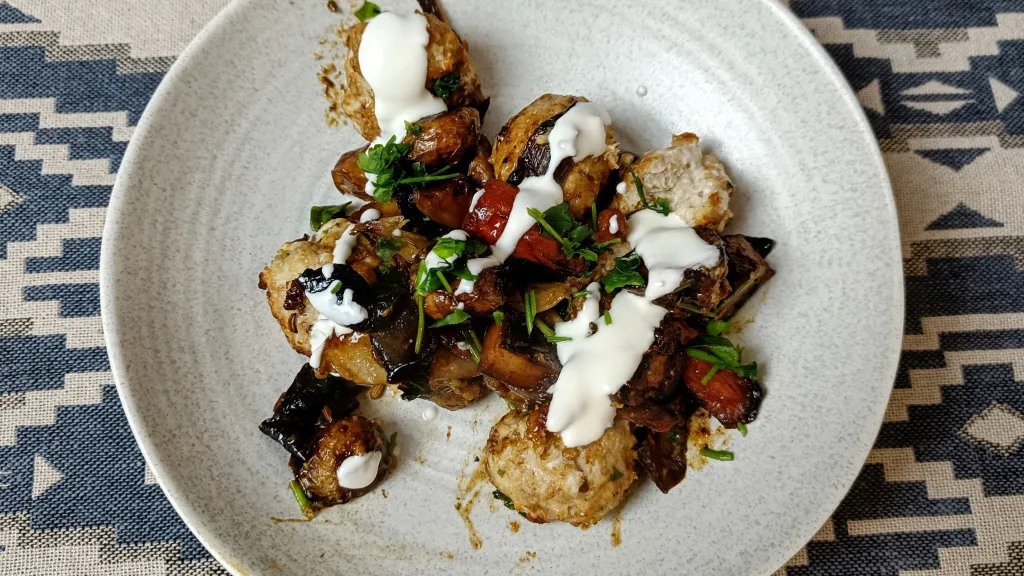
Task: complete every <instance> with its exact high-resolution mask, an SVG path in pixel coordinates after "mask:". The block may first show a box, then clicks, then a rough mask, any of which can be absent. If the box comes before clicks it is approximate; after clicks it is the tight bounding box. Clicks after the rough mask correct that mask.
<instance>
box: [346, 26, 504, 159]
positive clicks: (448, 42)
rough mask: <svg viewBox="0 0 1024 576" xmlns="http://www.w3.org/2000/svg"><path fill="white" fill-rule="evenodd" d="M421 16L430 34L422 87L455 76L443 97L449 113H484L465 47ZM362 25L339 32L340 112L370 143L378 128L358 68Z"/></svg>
mask: <svg viewBox="0 0 1024 576" xmlns="http://www.w3.org/2000/svg"><path fill="white" fill-rule="evenodd" d="M425 17H426V19H427V33H428V34H429V35H430V40H429V42H428V44H427V81H426V88H427V89H428V90H430V89H432V88H433V87H434V83H435V82H436V81H437V80H438V79H440V78H441V77H443V76H445V75H447V74H450V73H458V74H459V84H458V86H457V87H456V88H455V90H453V91H452V92H451V93H450V94H448V96H446V97H445V98H444V102H445V104H446V105H447V106H448V109H449V110H456V109H458V108H462V107H465V106H470V107H473V108H476V109H477V110H479V111H480V113H481V115H482V114H483V112H485V111H486V110H487V99H486V98H484V95H483V90H482V88H481V87H480V78H479V76H477V72H476V65H475V64H473V59H472V57H470V55H469V44H468V43H466V42H464V41H462V40H460V39H459V36H458V35H457V34H456V33H455V32H454V31H453V30H452V29H451V28H450V27H449V26H448V24H446V23H444V22H442V21H441V20H439V19H438V18H437V17H436V16H434V15H433V14H426V15H425ZM366 26H367V23H366V22H359V23H357V24H355V25H353V26H352V27H351V28H348V29H347V30H345V31H344V33H343V37H344V40H345V46H346V47H347V48H348V56H347V58H346V59H345V76H346V85H345V87H344V88H343V97H342V102H341V109H342V110H343V111H344V112H345V115H346V116H348V117H349V118H351V119H352V123H353V124H354V125H355V127H356V130H358V131H359V133H360V134H362V135H363V138H366V139H367V140H373V139H374V138H376V137H377V136H379V135H380V126H378V125H377V117H376V115H375V114H374V103H373V88H371V87H370V84H369V83H368V82H367V81H366V78H364V77H363V75H362V72H361V71H360V69H359V44H360V42H362V39H363V31H364V30H366Z"/></svg>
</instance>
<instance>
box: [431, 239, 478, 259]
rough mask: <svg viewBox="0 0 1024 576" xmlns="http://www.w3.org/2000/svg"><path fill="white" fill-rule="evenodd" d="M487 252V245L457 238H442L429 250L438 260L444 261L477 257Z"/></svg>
mask: <svg viewBox="0 0 1024 576" xmlns="http://www.w3.org/2000/svg"><path fill="white" fill-rule="evenodd" d="M486 250H487V245H486V244H484V243H482V242H477V241H476V240H472V239H469V240H459V239H457V238H448V237H442V238H440V239H438V241H437V244H434V249H433V250H431V251H432V252H433V253H434V254H437V256H438V258H444V259H445V260H447V259H449V258H451V257H452V256H467V257H468V256H477V255H480V254H483V253H484V252H485V251H486Z"/></svg>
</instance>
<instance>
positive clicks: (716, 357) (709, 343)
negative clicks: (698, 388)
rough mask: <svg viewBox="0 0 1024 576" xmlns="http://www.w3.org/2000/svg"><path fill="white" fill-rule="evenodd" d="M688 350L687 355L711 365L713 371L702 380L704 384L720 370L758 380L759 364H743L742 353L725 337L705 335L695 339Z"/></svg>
mask: <svg viewBox="0 0 1024 576" xmlns="http://www.w3.org/2000/svg"><path fill="white" fill-rule="evenodd" d="M690 346H691V347H690V348H687V349H686V355H687V356H689V357H691V358H696V359H698V360H703V361H705V362H708V363H710V364H711V369H710V370H708V373H707V374H706V375H705V376H704V378H703V379H702V380H701V382H702V383H703V384H707V383H708V382H710V381H711V378H712V376H714V375H715V374H716V373H717V372H718V371H719V370H729V371H731V372H735V373H736V375H738V376H739V377H740V378H748V379H750V380H757V362H750V363H749V364H743V363H742V362H741V359H740V351H739V349H738V348H736V345H735V344H733V343H732V342H730V341H729V339H728V338H726V337H724V336H712V335H710V334H705V335H703V336H699V337H697V338H694V339H693V340H692V341H691V342H690Z"/></svg>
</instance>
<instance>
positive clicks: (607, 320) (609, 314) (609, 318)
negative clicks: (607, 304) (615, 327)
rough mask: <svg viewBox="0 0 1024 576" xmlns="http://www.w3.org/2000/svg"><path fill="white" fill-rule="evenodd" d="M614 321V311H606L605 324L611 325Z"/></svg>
mask: <svg viewBox="0 0 1024 576" xmlns="http://www.w3.org/2000/svg"><path fill="white" fill-rule="evenodd" d="M611 323H612V312H611V310H605V311H604V325H605V326H611Z"/></svg>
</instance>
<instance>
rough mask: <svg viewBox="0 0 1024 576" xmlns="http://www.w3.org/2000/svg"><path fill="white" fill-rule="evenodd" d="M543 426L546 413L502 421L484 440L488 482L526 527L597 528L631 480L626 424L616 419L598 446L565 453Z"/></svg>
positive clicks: (555, 436)
mask: <svg viewBox="0 0 1024 576" xmlns="http://www.w3.org/2000/svg"><path fill="white" fill-rule="evenodd" d="M545 422H546V409H539V410H535V411H533V412H527V413H524V412H509V413H508V414H506V415H505V416H503V417H502V418H501V420H499V421H498V423H497V424H495V425H494V428H492V429H491V435H490V437H489V438H488V439H487V448H486V453H485V456H484V464H485V466H486V468H487V476H488V477H489V478H490V480H491V483H492V484H494V486H495V487H496V488H497V489H498V490H500V491H502V492H503V493H504V494H505V495H506V496H508V497H509V498H511V499H512V502H513V504H514V505H515V508H516V510H518V511H519V512H522V513H523V514H525V515H526V518H527V519H528V520H530V521H531V522H556V521H557V522H568V523H570V524H572V525H573V526H589V525H591V524H594V523H596V522H598V521H599V520H600V519H601V518H604V517H605V515H607V514H608V513H609V512H611V511H612V510H613V509H614V508H615V507H616V506H618V505H619V504H620V503H621V502H622V500H623V499H624V498H625V497H626V493H627V491H628V490H629V486H630V484H632V483H633V480H634V479H635V478H636V473H635V472H634V471H633V470H634V468H633V466H634V462H635V461H636V452H635V451H634V449H633V446H634V445H635V444H636V438H634V437H633V433H632V432H631V431H630V427H629V423H627V422H626V421H624V420H622V419H618V420H616V422H615V424H614V425H613V426H612V427H611V428H609V429H607V430H605V432H604V435H603V436H601V438H599V439H598V440H596V441H594V442H591V443H590V444H587V445H586V446H581V447H579V448H566V447H565V446H563V445H562V439H561V437H560V436H559V435H558V434H553V433H551V432H548V431H547V430H546V429H545Z"/></svg>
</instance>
